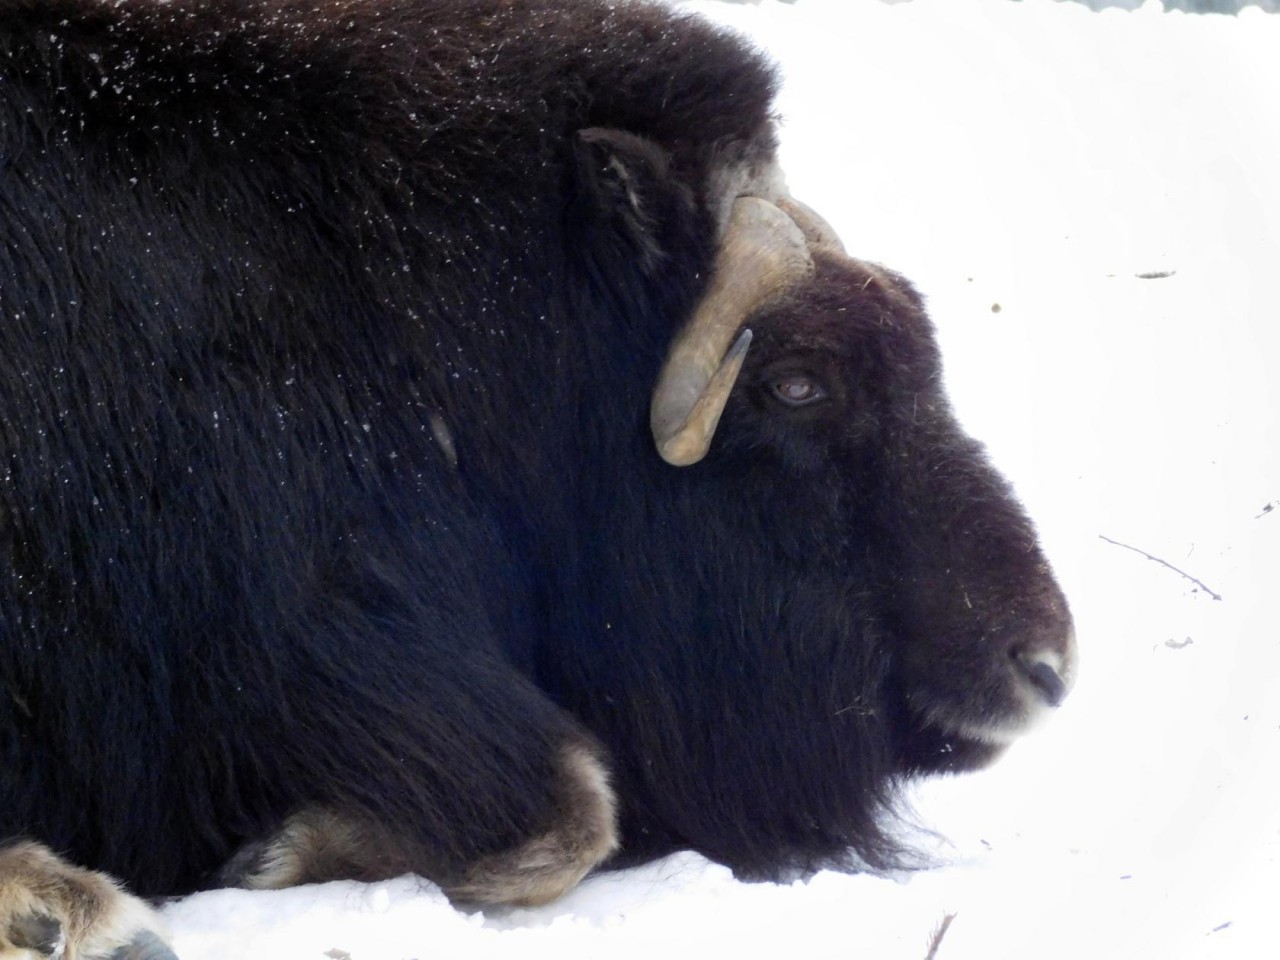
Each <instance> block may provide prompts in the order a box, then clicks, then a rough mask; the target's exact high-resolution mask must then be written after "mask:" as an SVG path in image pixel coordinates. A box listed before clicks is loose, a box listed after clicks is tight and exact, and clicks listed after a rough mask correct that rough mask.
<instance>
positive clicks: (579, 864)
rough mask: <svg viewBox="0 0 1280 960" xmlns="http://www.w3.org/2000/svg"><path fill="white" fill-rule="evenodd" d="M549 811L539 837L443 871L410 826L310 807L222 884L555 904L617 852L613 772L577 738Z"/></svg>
mask: <svg viewBox="0 0 1280 960" xmlns="http://www.w3.org/2000/svg"><path fill="white" fill-rule="evenodd" d="M546 807H547V810H548V812H547V815H546V817H545V818H544V820H543V822H542V824H541V825H540V828H539V829H538V830H537V831H536V832H535V833H534V834H533V835H532V836H529V837H528V838H526V839H524V840H523V841H521V842H519V843H517V844H516V845H514V846H512V847H510V848H508V849H505V850H500V851H497V852H494V853H490V854H487V855H484V856H482V857H479V858H477V859H475V860H473V861H471V862H469V863H464V864H458V865H455V866H454V867H453V868H452V869H448V868H446V869H444V870H443V871H441V870H440V869H439V868H438V867H437V863H438V861H435V859H434V858H431V859H430V861H429V862H423V861H421V860H419V859H417V858H416V857H415V856H414V852H415V851H417V850H419V849H421V848H420V846H419V843H418V842H416V841H415V840H413V839H411V837H412V833H413V829H412V826H411V825H409V824H394V823H379V822H376V821H374V820H372V819H370V818H369V817H368V816H367V815H363V814H359V813H356V812H353V811H345V812H343V811H339V810H336V809H332V808H320V807H311V808H307V809H304V810H302V811H300V812H298V813H296V814H294V815H293V816H291V817H289V818H288V820H286V821H285V823H284V825H283V826H282V827H281V829H280V830H279V831H278V832H276V833H275V834H274V835H273V836H271V837H269V838H267V839H266V840H263V841H261V842H258V843H254V844H250V845H249V846H247V847H245V848H244V849H243V850H242V851H241V852H240V853H239V854H237V856H236V857H235V858H233V859H232V861H231V862H230V863H229V864H228V865H227V867H226V868H225V869H224V870H223V872H222V875H221V878H220V879H221V880H222V882H224V883H226V884H228V885H231V886H243V887H248V888H250V889H256V890H263V889H281V888H283V887H291V886H296V885H299V884H304V883H324V882H327V881H330V880H364V881H374V880H382V879H387V878H390V877H395V876H399V875H401V874H404V873H418V874H420V875H423V876H427V877H429V878H430V879H433V880H436V881H438V882H439V883H440V884H441V885H442V886H443V887H444V889H445V892H446V893H448V894H449V896H450V897H451V898H452V899H454V900H457V901H461V902H465V903H482V904H519V905H525V906H530V905H536V904H543V903H549V902H550V901H552V900H555V899H557V898H558V897H560V896H561V895H563V894H564V893H566V892H567V891H568V890H570V889H571V888H572V887H574V886H575V885H576V884H577V883H578V881H579V880H581V879H582V878H583V877H584V876H585V875H586V874H587V873H588V872H589V871H590V870H592V869H593V868H594V867H596V866H597V865H598V864H600V863H601V862H602V861H604V860H605V859H606V858H607V857H608V856H609V855H610V854H612V853H613V852H614V851H615V850H616V849H617V846H618V836H617V810H616V802H615V799H614V795H613V791H612V789H611V788H610V786H609V776H608V771H607V769H606V768H605V766H604V764H603V762H602V761H601V759H600V757H599V754H598V751H597V750H596V749H595V748H594V747H593V746H591V745H590V744H589V743H587V742H586V740H585V738H584V739H582V740H578V739H577V738H573V739H571V740H570V741H568V742H566V743H565V744H564V745H563V746H562V748H561V750H560V751H559V755H558V757H557V763H556V768H555V775H554V779H553V781H552V783H551V785H550V795H549V796H548V797H546Z"/></svg>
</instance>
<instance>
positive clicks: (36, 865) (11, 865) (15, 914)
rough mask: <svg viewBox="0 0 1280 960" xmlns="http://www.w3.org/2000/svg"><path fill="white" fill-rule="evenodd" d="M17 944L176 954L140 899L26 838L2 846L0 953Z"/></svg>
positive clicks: (152, 956)
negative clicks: (25, 839)
mask: <svg viewBox="0 0 1280 960" xmlns="http://www.w3.org/2000/svg"><path fill="white" fill-rule="evenodd" d="M15 950H17V951H22V950H25V951H28V952H29V953H30V954H31V955H34V956H36V957H41V958H48V960H177V958H176V956H175V954H174V953H173V951H172V950H171V949H170V948H169V946H168V943H167V942H166V939H165V933H164V922H163V921H162V920H161V919H160V917H159V915H158V914H157V913H156V912H155V911H154V910H152V909H151V908H150V907H149V906H147V905H146V904H145V903H144V902H143V901H141V900H139V899H138V898H137V897H134V896H131V895H130V894H128V893H126V892H125V891H124V890H123V889H121V887H120V885H119V884H117V883H116V882H115V881H114V880H112V879H111V878H110V877H107V876H106V875H104V874H101V873H94V872H93V871H91V870H84V869H81V868H80V867H75V866H72V865H71V864H69V863H67V862H66V861H64V860H62V859H60V858H59V857H57V856H55V855H54V854H53V853H52V852H51V851H49V850H48V848H46V847H43V846H41V845H40V844H38V843H31V842H27V841H20V842H17V843H12V844H9V845H7V846H3V847H0V956H9V955H10V952H11V951H15Z"/></svg>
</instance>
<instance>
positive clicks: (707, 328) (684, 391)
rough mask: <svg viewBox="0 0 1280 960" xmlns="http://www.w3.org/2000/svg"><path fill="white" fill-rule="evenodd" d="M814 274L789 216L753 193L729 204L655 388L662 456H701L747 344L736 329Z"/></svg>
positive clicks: (747, 337)
mask: <svg viewBox="0 0 1280 960" xmlns="http://www.w3.org/2000/svg"><path fill="white" fill-rule="evenodd" d="M812 273H813V257H812V256H811V255H810V254H809V249H808V245H807V243H806V240H805V236H804V233H803V231H802V229H801V228H800V227H798V226H797V225H796V223H795V221H794V220H793V219H792V218H791V217H790V216H788V215H787V214H786V213H784V212H783V211H782V210H780V209H778V207H776V206H774V205H773V204H772V203H769V202H768V201H767V200H761V199H760V198H759V197H739V198H738V199H736V200H735V201H734V202H733V211H732V213H731V214H730V216H729V223H728V225H727V227H726V228H725V232H724V238H723V240H722V242H721V245H720V251H719V253H718V254H717V255H716V260H715V264H714V267H713V272H712V275H711V283H710V286H709V287H708V289H707V292H706V294H705V295H704V296H703V298H702V302H701V303H700V304H699V306H698V309H697V311H696V312H695V313H694V315H693V319H692V320H690V321H689V322H688V323H687V324H686V325H685V327H684V329H682V330H681V331H680V333H679V334H678V335H677V336H676V339H675V342H674V343H673V344H672V346H671V350H670V352H669V353H668V354H667V362H666V363H665V364H664V365H663V368H662V373H661V375H660V376H659V377H658V385H657V387H656V388H655V389H654V391H653V401H652V403H651V404H650V407H649V424H650V426H651V427H652V429H653V438H654V442H655V443H656V444H657V446H658V453H659V454H660V455H661V456H662V459H663V460H665V461H667V463H669V464H671V465H672V466H676V467H685V466H689V465H690V464H694V463H697V462H698V461H699V460H701V459H702V458H703V457H704V456H706V454H707V449H708V448H709V447H710V446H711V438H712V436H713V435H714V434H715V430H716V425H717V424H718V423H719V422H720V414H721V413H723V412H724V405H725V403H726V402H727V401H728V399H729V391H730V390H732V389H733V382H734V380H735V379H737V376H738V371H739V370H740V369H741V367H742V360H743V358H744V357H745V356H746V352H747V346H748V344H749V343H750V341H751V332H750V331H749V330H744V331H742V333H741V334H739V333H738V330H739V328H740V327H741V326H742V323H743V321H744V320H746V318H747V317H748V316H749V315H750V314H751V313H753V312H755V311H756V310H757V309H759V308H760V307H761V306H762V305H763V304H764V303H765V302H767V301H768V300H771V299H773V298H774V297H775V296H776V295H777V294H779V293H781V292H782V291H783V290H784V289H786V288H787V287H789V286H791V285H792V284H793V283H795V282H797V281H799V280H801V279H804V278H806V277H808V276H810V275H811V274H812ZM731 342H733V346H732V349H730V343H731Z"/></svg>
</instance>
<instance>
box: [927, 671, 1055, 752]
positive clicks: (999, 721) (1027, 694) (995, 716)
mask: <svg viewBox="0 0 1280 960" xmlns="http://www.w3.org/2000/svg"><path fill="white" fill-rule="evenodd" d="M1009 686H1010V689H1009V690H1007V691H1002V692H1001V695H1000V696H999V701H1000V702H999V703H998V704H993V703H991V702H990V701H988V702H986V703H983V702H978V703H969V704H964V705H957V704H956V703H954V702H948V701H940V700H939V699H937V698H936V697H933V696H931V695H930V694H927V693H926V694H922V695H918V696H913V697H911V698H910V700H911V703H912V707H913V709H914V710H915V711H916V713H917V715H918V716H919V717H920V718H921V720H923V721H924V723H925V724H926V725H927V726H929V727H932V728H934V729H936V730H937V731H938V732H939V733H940V734H942V736H943V737H944V738H951V737H958V738H960V739H963V740H966V741H970V742H972V743H976V744H982V745H985V746H988V747H996V748H999V749H1000V750H1003V749H1004V748H1005V747H1007V746H1009V744H1011V743H1013V741H1015V740H1017V739H1018V738H1019V737H1021V736H1022V735H1023V734H1025V733H1027V732H1028V731H1030V730H1031V729H1033V728H1034V727H1035V726H1037V725H1038V724H1039V723H1040V722H1041V721H1042V720H1043V719H1044V718H1045V717H1046V716H1047V715H1048V714H1049V713H1050V706H1049V704H1048V703H1046V702H1045V700H1044V698H1043V697H1042V696H1040V695H1038V694H1037V693H1036V692H1035V691H1034V690H1031V689H1028V685H1026V684H1023V683H1021V682H1017V681H1014V682H1011V683H1010V685H1009Z"/></svg>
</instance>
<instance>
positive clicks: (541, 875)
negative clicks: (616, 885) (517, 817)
mask: <svg viewBox="0 0 1280 960" xmlns="http://www.w3.org/2000/svg"><path fill="white" fill-rule="evenodd" d="M558 773H559V776H558V781H557V783H556V788H555V797H554V801H555V805H556V822H555V823H554V824H553V825H552V827H551V829H550V830H548V831H547V832H546V833H543V834H541V835H539V836H537V837H534V838H533V839H532V840H529V841H527V842H526V843H523V844H521V845H520V846H519V847H516V848H515V849H514V850H509V851H506V852H505V853H500V854H495V855H493V856H489V857H485V858H484V859H482V860H480V861H479V862H477V863H475V864H472V865H471V867H469V868H468V869H467V871H466V874H465V876H464V878H463V879H462V880H461V881H460V882H458V883H456V884H452V885H450V886H449V887H448V888H447V892H448V894H449V895H450V896H451V897H453V898H454V899H456V900H462V901H467V902H471V903H510V904H519V905H522V906H533V905H537V904H542V903H549V902H551V901H552V900H555V899H557V898H558V897H560V896H562V895H563V894H565V893H566V892H568V891H569V890H570V889H572V888H573V887H574V886H576V885H577V883H578V881H580V880H581V879H582V878H583V877H584V876H586V875H587V873H588V872H589V871H590V870H591V869H592V868H594V867H595V866H597V865H598V864H599V863H601V862H602V861H603V860H604V859H605V858H606V857H608V856H609V855H610V854H612V853H613V852H614V851H615V850H616V849H617V848H618V827H617V802H616V800H615V799H614V795H613V790H612V789H611V788H610V786H609V773H608V770H607V769H606V768H605V766H604V764H603V763H602V762H601V761H600V759H599V758H598V757H597V756H596V754H595V752H594V751H593V750H591V749H590V748H589V747H586V746H584V745H581V744H570V745H568V746H566V747H565V748H564V749H563V750H562V752H561V754H560V770H559V771H558Z"/></svg>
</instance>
